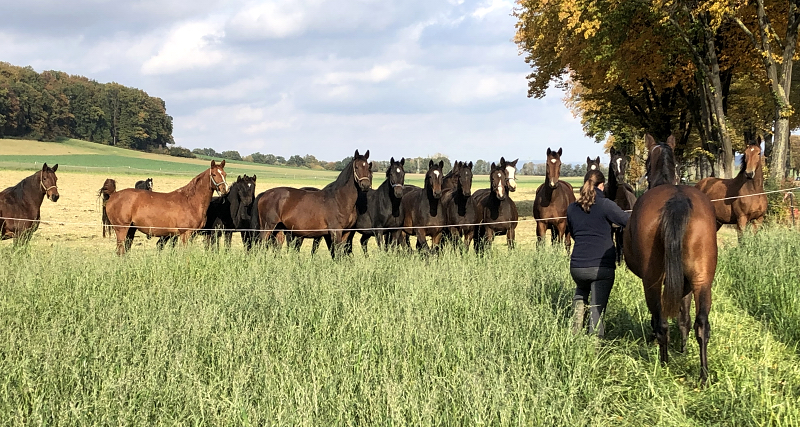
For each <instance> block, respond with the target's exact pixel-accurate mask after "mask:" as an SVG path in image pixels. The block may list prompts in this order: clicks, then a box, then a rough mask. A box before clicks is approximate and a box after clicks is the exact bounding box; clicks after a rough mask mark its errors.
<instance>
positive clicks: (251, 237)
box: [242, 193, 264, 249]
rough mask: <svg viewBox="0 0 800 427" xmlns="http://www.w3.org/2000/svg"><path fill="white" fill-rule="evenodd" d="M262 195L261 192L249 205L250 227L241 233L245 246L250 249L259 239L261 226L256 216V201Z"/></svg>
mask: <svg viewBox="0 0 800 427" xmlns="http://www.w3.org/2000/svg"><path fill="white" fill-rule="evenodd" d="M263 195H264V193H261V194H259V195H258V196H256V198H255V199H254V200H253V206H251V207H250V227H249V228H250V229H249V230H247V231H246V232H244V233H242V236H243V237H244V238H245V239H246V240H245V247H246V248H247V249H251V248H252V247H253V245H255V244H257V243H258V242H260V241H261V233H260V232H258V230H259V229H260V228H261V224H260V219H259V217H258V202H259V201H260V200H261V196H263Z"/></svg>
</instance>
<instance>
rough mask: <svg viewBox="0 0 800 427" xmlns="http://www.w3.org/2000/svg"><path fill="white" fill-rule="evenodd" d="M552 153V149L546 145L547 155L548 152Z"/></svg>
mask: <svg viewBox="0 0 800 427" xmlns="http://www.w3.org/2000/svg"><path fill="white" fill-rule="evenodd" d="M552 153H553V151H552V150H550V147H547V155H548V156H549V155H550V154H552Z"/></svg>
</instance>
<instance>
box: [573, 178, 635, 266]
mask: <svg viewBox="0 0 800 427" xmlns="http://www.w3.org/2000/svg"><path fill="white" fill-rule="evenodd" d="M630 216H631V214H630V212H624V211H623V210H622V209H620V207H619V206H617V204H616V203H614V202H613V201H611V200H609V199H606V197H605V196H604V195H603V192H602V191H600V190H598V189H596V188H595V203H594V205H592V207H591V209H590V210H589V213H586V212H584V211H583V209H581V207H580V205H578V202H573V203H570V205H569V207H567V231H569V233H570V235H572V238H573V239H574V240H575V245H574V246H573V247H572V257H571V259H570V268H587V267H609V268H615V263H614V262H615V260H616V251H615V250H614V241H613V240H612V238H611V224H616V225H618V226H620V227H624V226H625V225H626V224H627V223H628V218H630Z"/></svg>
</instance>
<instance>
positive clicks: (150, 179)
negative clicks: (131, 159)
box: [144, 178, 153, 191]
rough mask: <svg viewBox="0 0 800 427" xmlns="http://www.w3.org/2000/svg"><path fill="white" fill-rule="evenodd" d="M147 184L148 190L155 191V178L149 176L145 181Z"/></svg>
mask: <svg viewBox="0 0 800 427" xmlns="http://www.w3.org/2000/svg"><path fill="white" fill-rule="evenodd" d="M144 183H145V185H146V186H147V190H148V191H153V178H147V179H146V180H145V181H144Z"/></svg>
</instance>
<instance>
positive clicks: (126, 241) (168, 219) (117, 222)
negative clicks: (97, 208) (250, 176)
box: [103, 160, 228, 255]
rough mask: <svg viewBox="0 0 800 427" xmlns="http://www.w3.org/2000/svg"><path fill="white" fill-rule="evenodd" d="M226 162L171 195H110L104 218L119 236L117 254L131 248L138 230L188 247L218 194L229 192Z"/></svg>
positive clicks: (128, 190)
mask: <svg viewBox="0 0 800 427" xmlns="http://www.w3.org/2000/svg"><path fill="white" fill-rule="evenodd" d="M224 168H225V160H223V161H222V163H219V164H217V163H216V162H215V161H214V160H212V161H211V167H210V168H209V169H207V170H205V171H203V172H201V173H200V174H199V175H197V176H196V177H194V178H193V179H192V180H191V181H189V183H188V184H186V185H185V186H183V187H181V188H179V189H177V190H175V191H173V192H171V193H158V192H155V191H149V190H140V189H136V188H126V189H124V190H121V191H115V192H111V193H109V194H108V201H107V202H106V204H105V206H104V207H103V213H104V215H103V217H104V218H105V219H107V220H108V222H107V223H104V224H107V225H111V226H112V227H113V228H114V231H115V232H116V233H117V255H122V254H124V253H125V252H127V251H128V250H130V248H131V244H132V243H133V236H134V235H135V234H136V230H139V231H141V232H142V233H144V234H146V235H148V236H156V237H162V236H176V235H178V236H180V237H181V243H183V244H186V243H188V241H189V238H190V237H191V236H192V233H194V231H195V230H196V229H199V228H202V227H203V225H204V224H205V222H206V212H207V211H208V204H209V203H210V202H211V196H212V195H213V194H214V192H215V191H216V192H218V193H220V194H227V193H228V183H227V182H226V181H225V177H226V176H227V174H226V173H225V170H224Z"/></svg>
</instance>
